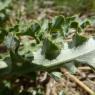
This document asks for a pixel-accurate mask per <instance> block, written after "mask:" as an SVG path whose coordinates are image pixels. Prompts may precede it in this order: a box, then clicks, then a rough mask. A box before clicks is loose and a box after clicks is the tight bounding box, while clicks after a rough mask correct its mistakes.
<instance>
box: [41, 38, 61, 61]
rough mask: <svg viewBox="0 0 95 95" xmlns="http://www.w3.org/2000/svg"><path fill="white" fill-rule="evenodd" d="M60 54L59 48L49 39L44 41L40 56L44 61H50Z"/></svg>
mask: <svg viewBox="0 0 95 95" xmlns="http://www.w3.org/2000/svg"><path fill="white" fill-rule="evenodd" d="M59 53H60V48H59V47H58V46H57V45H56V44H54V43H53V42H52V41H51V40H49V39H47V38H46V39H44V42H43V47H42V55H44V56H45V58H46V59H49V60H52V59H54V58H56V57H57V56H58V55H59Z"/></svg>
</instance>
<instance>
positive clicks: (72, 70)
mask: <svg viewBox="0 0 95 95" xmlns="http://www.w3.org/2000/svg"><path fill="white" fill-rule="evenodd" d="M64 67H65V68H66V69H67V70H68V71H69V72H70V73H71V74H75V73H76V71H77V68H76V66H75V64H74V62H69V63H67V64H65V65H64Z"/></svg>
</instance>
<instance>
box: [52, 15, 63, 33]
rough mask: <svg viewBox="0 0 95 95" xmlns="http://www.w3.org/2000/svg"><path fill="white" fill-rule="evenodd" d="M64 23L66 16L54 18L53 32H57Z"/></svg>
mask: <svg viewBox="0 0 95 95" xmlns="http://www.w3.org/2000/svg"><path fill="white" fill-rule="evenodd" d="M63 24H64V17H63V16H56V17H55V18H54V19H53V20H52V28H51V32H56V31H58V30H60V29H61V27H62V25H63Z"/></svg>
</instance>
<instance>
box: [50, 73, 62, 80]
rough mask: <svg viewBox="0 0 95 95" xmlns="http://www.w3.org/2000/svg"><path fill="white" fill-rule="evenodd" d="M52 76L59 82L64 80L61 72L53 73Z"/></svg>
mask: <svg viewBox="0 0 95 95" xmlns="http://www.w3.org/2000/svg"><path fill="white" fill-rule="evenodd" d="M50 75H51V76H52V77H53V78H54V79H55V80H56V81H57V80H59V79H61V78H62V73H61V72H51V73H50Z"/></svg>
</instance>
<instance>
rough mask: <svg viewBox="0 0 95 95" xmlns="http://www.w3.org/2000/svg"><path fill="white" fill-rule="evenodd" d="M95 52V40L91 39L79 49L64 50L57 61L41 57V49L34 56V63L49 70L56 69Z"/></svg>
mask: <svg viewBox="0 0 95 95" xmlns="http://www.w3.org/2000/svg"><path fill="white" fill-rule="evenodd" d="M93 51H95V40H94V39H93V38H90V39H89V40H88V41H86V42H85V43H84V44H83V45H80V46H79V47H77V48H75V47H74V48H72V49H69V48H67V49H63V50H61V53H60V54H59V55H58V56H57V57H56V59H53V60H48V59H45V58H44V56H43V55H41V49H39V50H38V51H37V52H35V54H34V60H33V63H36V64H41V65H42V66H44V67H45V68H46V69H47V70H50V69H56V68H58V67H60V66H62V65H63V64H68V63H67V62H70V61H73V60H75V59H76V58H78V57H81V56H84V55H88V54H89V53H90V52H93Z"/></svg>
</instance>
